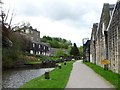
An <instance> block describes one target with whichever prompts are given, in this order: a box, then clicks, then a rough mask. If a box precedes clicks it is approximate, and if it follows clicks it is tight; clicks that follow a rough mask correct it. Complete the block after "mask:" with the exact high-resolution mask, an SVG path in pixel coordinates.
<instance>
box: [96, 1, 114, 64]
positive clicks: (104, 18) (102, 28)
mask: <svg viewBox="0 0 120 90" xmlns="http://www.w3.org/2000/svg"><path fill="white" fill-rule="evenodd" d="M113 9H114V4H108V3H105V4H104V5H103V9H102V13H101V17H100V22H99V24H98V29H97V32H96V34H97V35H96V42H95V43H96V64H97V65H100V66H103V65H102V64H101V60H104V59H108V32H107V27H108V24H109V21H110V19H111V16H112V11H113Z"/></svg>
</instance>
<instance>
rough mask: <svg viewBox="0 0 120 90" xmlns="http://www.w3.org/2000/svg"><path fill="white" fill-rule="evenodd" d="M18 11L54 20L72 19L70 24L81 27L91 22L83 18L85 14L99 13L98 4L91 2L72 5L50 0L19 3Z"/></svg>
mask: <svg viewBox="0 0 120 90" xmlns="http://www.w3.org/2000/svg"><path fill="white" fill-rule="evenodd" d="M18 7H19V8H18V11H19V13H18V14H20V15H24V16H33V17H39V16H40V15H41V16H44V17H48V18H50V19H52V20H55V21H56V20H57V21H58V20H61V21H62V20H64V21H65V20H70V24H71V25H73V26H75V27H77V28H79V27H81V26H82V27H84V26H88V25H89V23H87V22H86V21H84V20H83V18H82V17H83V16H84V15H85V14H87V13H89V12H90V11H94V12H95V13H98V12H99V10H98V9H97V8H98V6H97V5H95V4H94V5H91V3H87V4H86V3H83V2H82V3H76V5H75V6H71V4H69V2H68V3H65V2H61V1H56V0H53V1H52V0H50V1H46V2H42V4H40V5H39V4H34V3H31V2H22V3H19V4H18Z"/></svg>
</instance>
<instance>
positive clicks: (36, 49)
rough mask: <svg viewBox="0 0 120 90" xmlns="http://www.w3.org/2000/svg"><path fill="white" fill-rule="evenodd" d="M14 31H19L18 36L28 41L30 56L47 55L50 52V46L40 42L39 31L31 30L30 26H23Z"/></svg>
mask: <svg viewBox="0 0 120 90" xmlns="http://www.w3.org/2000/svg"><path fill="white" fill-rule="evenodd" d="M16 31H19V33H20V34H22V35H24V36H25V37H27V38H29V39H30V41H31V42H30V45H29V49H28V52H29V53H30V54H36V55H40V54H43V55H47V52H48V51H49V50H50V46H49V45H48V44H46V43H42V42H41V41H40V31H37V29H33V28H32V27H31V26H24V27H22V28H19V29H16Z"/></svg>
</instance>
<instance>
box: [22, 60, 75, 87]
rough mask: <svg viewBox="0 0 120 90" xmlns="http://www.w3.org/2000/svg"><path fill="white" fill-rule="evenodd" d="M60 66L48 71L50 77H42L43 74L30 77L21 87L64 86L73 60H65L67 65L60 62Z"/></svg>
mask: <svg viewBox="0 0 120 90" xmlns="http://www.w3.org/2000/svg"><path fill="white" fill-rule="evenodd" d="M61 65H62V68H61V69H59V68H56V69H54V70H53V71H51V72H50V79H49V80H46V79H44V78H45V77H44V75H42V76H40V77H38V78H35V79H32V80H30V81H29V82H27V83H26V84H24V85H23V86H22V87H21V89H22V88H64V87H65V86H66V84H67V81H68V79H69V76H70V72H71V70H72V65H73V61H70V62H67V65H64V64H63V63H62V64H61Z"/></svg>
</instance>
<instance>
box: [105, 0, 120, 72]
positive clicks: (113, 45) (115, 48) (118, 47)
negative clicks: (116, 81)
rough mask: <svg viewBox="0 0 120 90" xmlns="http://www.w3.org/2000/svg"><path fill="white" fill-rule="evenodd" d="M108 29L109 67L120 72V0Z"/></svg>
mask: <svg viewBox="0 0 120 90" xmlns="http://www.w3.org/2000/svg"><path fill="white" fill-rule="evenodd" d="M107 30H108V59H109V60H110V66H109V68H110V69H111V70H112V71H113V72H116V73H120V0H118V1H117V3H116V5H115V7H114V10H113V14H112V18H111V20H110V22H109V26H108V28H107Z"/></svg>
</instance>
